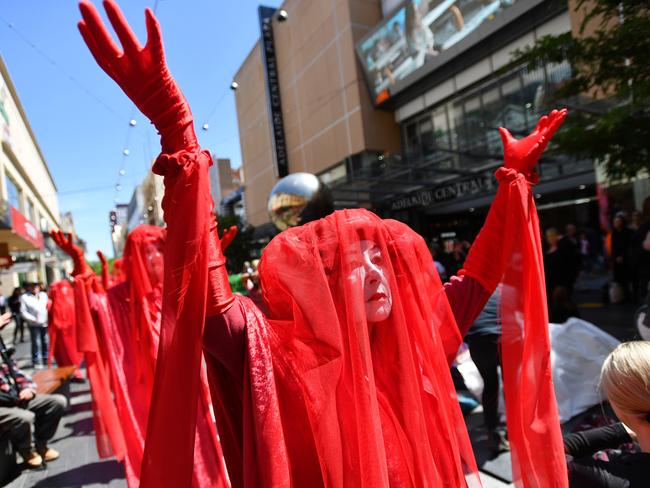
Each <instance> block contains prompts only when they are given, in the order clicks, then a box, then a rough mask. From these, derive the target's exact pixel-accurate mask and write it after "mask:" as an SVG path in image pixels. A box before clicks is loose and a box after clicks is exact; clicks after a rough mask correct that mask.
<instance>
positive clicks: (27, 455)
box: [20, 451, 43, 469]
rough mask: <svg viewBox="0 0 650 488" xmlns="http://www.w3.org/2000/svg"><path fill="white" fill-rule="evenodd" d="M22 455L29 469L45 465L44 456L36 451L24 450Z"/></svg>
mask: <svg viewBox="0 0 650 488" xmlns="http://www.w3.org/2000/svg"><path fill="white" fill-rule="evenodd" d="M20 455H21V456H22V458H23V460H24V461H25V466H26V467H27V468H29V469H37V468H40V467H41V466H43V458H42V457H41V456H40V455H39V454H38V453H37V452H35V451H24V452H21V453H20Z"/></svg>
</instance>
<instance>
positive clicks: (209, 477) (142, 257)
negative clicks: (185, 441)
mask: <svg viewBox="0 0 650 488" xmlns="http://www.w3.org/2000/svg"><path fill="white" fill-rule="evenodd" d="M164 236H165V232H164V230H163V229H161V228H158V227H152V226H138V227H136V228H135V229H134V230H133V231H132V232H131V233H130V234H129V236H128V238H127V244H126V246H125V253H124V262H125V263H126V265H127V268H126V272H127V275H128V276H129V278H130V279H129V280H128V281H126V282H124V283H122V284H120V285H117V286H115V287H112V288H111V289H109V290H108V294H107V302H108V304H109V305H110V312H111V313H110V314H108V313H107V314H103V316H102V317H101V320H100V323H101V325H102V327H101V329H102V331H103V332H104V340H105V341H106V343H107V344H109V347H108V351H109V359H110V362H111V366H112V367H111V371H112V372H113V391H114V393H115V401H116V405H117V409H118V413H119V415H120V419H121V422H122V430H123V432H124V438H125V441H126V447H127V449H126V457H125V464H126V473H127V482H128V484H129V487H137V486H139V485H140V474H141V463H142V456H143V452H144V440H145V434H146V430H147V414H148V412H149V409H150V406H151V390H152V386H153V385H152V384H150V383H149V382H148V377H147V376H145V375H142V374H140V373H141V371H142V370H143V369H145V370H146V369H149V368H150V369H151V370H152V371H153V370H155V357H154V358H150V357H149V355H148V354H146V353H147V352H148V350H146V351H142V350H141V348H140V346H141V342H139V341H138V340H137V339H136V330H138V328H140V334H141V336H142V335H144V334H147V335H149V336H151V337H152V340H154V341H155V345H156V346H157V345H158V337H159V334H160V308H161V305H162V303H161V302H162V300H161V299H162V296H161V294H160V285H161V284H157V285H156V284H153V283H152V281H151V279H150V277H149V271H150V267H149V266H148V265H146V264H145V263H146V261H147V259H148V258H147V256H148V255H150V253H151V252H152V249H151V247H150V245H151V244H153V245H154V247H158V246H162V245H163V240H164ZM131 264H133V266H134V268H129V265H131ZM138 280H140V284H141V282H142V281H146V283H147V285H148V288H147V289H146V290H147V291H146V292H144V291H143V290H144V287H143V286H136V288H137V291H135V292H134V290H133V287H134V286H132V285H133V284H136V283H137V282H138ZM133 300H138V302H139V303H137V304H134V303H133ZM143 308H144V309H145V311H146V313H144V314H143V313H142V310H143ZM143 321H145V322H143ZM143 352H144V353H145V354H144V355H143ZM146 361H154V364H144V363H145V362H146ZM202 380H203V381H202V386H201V392H200V396H199V398H200V402H199V413H198V417H197V425H196V437H195V458H194V469H193V484H192V486H195V487H212V486H219V484H220V483H221V482H222V481H221V479H222V478H225V467H224V465H223V460H222V454H221V446H220V444H219V441H218V437H217V432H216V427H215V423H214V420H213V419H212V417H211V414H210V411H209V405H210V397H209V390H208V386H207V377H206V376H205V371H203V373H202Z"/></svg>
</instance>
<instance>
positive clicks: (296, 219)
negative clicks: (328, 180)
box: [268, 173, 334, 231]
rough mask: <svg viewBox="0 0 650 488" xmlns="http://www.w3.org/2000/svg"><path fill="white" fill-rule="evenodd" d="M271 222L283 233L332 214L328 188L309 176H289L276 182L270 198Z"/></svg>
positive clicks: (305, 174) (332, 208)
mask: <svg viewBox="0 0 650 488" xmlns="http://www.w3.org/2000/svg"><path fill="white" fill-rule="evenodd" d="M268 211H269V216H270V217H271V221H272V222H273V224H274V225H275V226H276V227H277V228H278V230H280V231H283V230H285V229H288V228H289V227H296V226H298V225H302V224H306V223H307V222H311V221H312V220H318V219H320V218H322V217H325V216H326V215H328V214H330V213H332V212H333V211H334V203H333V200H332V194H331V193H330V191H329V188H327V186H326V185H325V184H324V183H323V182H322V181H321V180H319V179H318V177H317V176H316V175H313V174H311V173H292V174H290V175H288V176H285V177H284V178H282V179H281V180H280V181H278V182H277V183H276V184H275V186H274V187H273V189H272V190H271V194H270V195H269V203H268Z"/></svg>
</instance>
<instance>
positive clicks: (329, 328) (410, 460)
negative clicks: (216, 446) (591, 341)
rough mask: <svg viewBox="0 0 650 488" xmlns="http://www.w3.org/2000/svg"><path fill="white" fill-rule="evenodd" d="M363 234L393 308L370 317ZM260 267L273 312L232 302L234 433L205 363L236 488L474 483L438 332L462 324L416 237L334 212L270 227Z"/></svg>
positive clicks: (361, 214)
mask: <svg viewBox="0 0 650 488" xmlns="http://www.w3.org/2000/svg"><path fill="white" fill-rule="evenodd" d="M363 241H365V242H366V243H367V242H371V243H373V246H374V247H373V249H375V250H376V252H377V254H378V255H379V257H377V256H375V258H374V259H379V260H380V261H381V263H380V266H381V267H382V269H383V270H384V275H385V276H386V277H387V280H388V281H387V282H388V284H389V289H390V292H391V295H392V307H391V311H390V315H389V316H388V318H387V319H385V320H383V321H382V322H379V323H375V324H373V325H369V323H368V320H367V317H366V308H365V305H364V303H365V300H364V274H363V273H364V272H363V268H362V265H361V264H360V263H362V262H363V260H364V257H363V256H362V251H361V249H362V247H361V245H362V244H361V243H362V242H363ZM259 270H260V278H261V283H262V291H263V295H264V299H265V301H266V305H267V309H268V311H269V312H268V318H266V317H264V316H263V315H262V314H261V312H260V311H259V310H258V309H257V308H256V307H255V306H254V305H253V303H252V302H251V301H250V300H248V299H245V298H242V297H237V300H236V303H235V304H234V305H233V306H234V307H239V309H240V312H241V314H243V316H244V317H245V322H246V332H245V333H246V358H245V364H244V378H243V392H242V393H243V394H242V407H241V411H242V425H243V432H241V431H240V429H239V428H238V426H237V425H235V423H234V422H230V420H231V419H233V418H234V417H233V416H232V415H228V414H227V412H224V409H227V408H228V407H227V405H232V402H231V399H230V398H225V397H224V393H225V392H226V391H227V385H225V384H224V383H223V381H224V379H225V377H224V375H222V374H220V373H221V371H220V370H219V368H218V365H216V364H214V363H213V362H208V372H209V375H210V378H211V387H212V388H213V400H214V402H215V411H216V412H217V423H218V426H219V432H220V436H221V440H222V444H223V446H224V454H225V455H226V462H227V465H228V467H229V472H230V473H231V480H232V482H233V486H269V487H271V486H273V487H276V486H310V487H312V486H313V487H317V486H333V487H347V486H349V487H364V486H365V487H381V486H423V487H424V486H449V487H459V486H466V485H467V484H471V485H474V484H478V483H479V481H478V477H477V476H476V472H477V468H476V464H475V462H474V458H473V454H472V450H471V446H470V443H469V439H468V436H467V431H466V429H465V424H464V421H463V417H462V414H461V412H460V409H459V405H458V400H457V398H456V394H455V390H454V386H453V383H452V380H451V376H450V374H449V367H448V363H447V359H446V351H445V345H444V344H443V337H442V336H443V335H445V334H447V332H448V331H452V332H451V333H450V334H449V335H450V336H459V334H458V330H457V326H456V323H455V320H454V317H453V314H452V312H451V309H450V307H449V303H448V302H447V298H446V295H445V292H444V290H443V287H442V284H441V282H440V279H439V277H438V275H437V272H436V270H435V267H434V265H433V261H432V259H431V255H430V253H429V252H428V251H427V246H426V244H425V243H424V241H423V239H422V238H421V237H420V236H418V235H417V234H416V233H415V232H413V231H412V230H411V229H409V228H408V227H407V226H406V225H404V224H401V223H399V222H396V221H391V220H381V219H380V218H378V217H377V216H375V215H374V214H372V213H370V212H368V211H365V210H344V211H339V212H335V213H334V214H332V215H330V216H328V217H326V218H324V219H321V220H319V221H316V222H312V223H309V224H306V225H304V226H302V227H299V228H295V229H289V230H287V231H285V232H283V233H282V234H280V235H279V236H277V237H276V238H275V239H273V241H271V243H270V244H269V245H268V247H267V248H266V249H265V251H264V254H263V257H262V262H261V264H260V268H259ZM231 408H233V407H231ZM235 408H236V407H235ZM240 473H241V474H240Z"/></svg>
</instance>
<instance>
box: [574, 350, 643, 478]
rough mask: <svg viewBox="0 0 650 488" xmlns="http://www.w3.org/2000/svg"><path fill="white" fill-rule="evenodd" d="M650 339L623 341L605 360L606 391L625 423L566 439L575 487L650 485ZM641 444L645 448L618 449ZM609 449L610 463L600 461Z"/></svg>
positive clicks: (602, 379) (608, 457)
mask: <svg viewBox="0 0 650 488" xmlns="http://www.w3.org/2000/svg"><path fill="white" fill-rule="evenodd" d="M649 377H650V342H648V341H633V342H625V343H623V344H620V345H619V346H618V347H616V349H614V350H613V351H612V352H611V353H610V355H609V356H608V357H607V359H606V360H605V363H604V364H603V367H602V370H601V374H600V385H601V388H602V391H603V393H604V394H605V396H606V397H607V399H608V400H609V403H610V405H611V406H612V408H613V409H614V412H615V413H616V416H617V417H618V418H619V420H620V421H619V422H618V423H615V424H612V425H607V426H605V427H600V428H596V429H590V430H587V431H584V432H576V433H574V434H569V435H567V436H565V437H564V447H565V451H566V453H567V457H568V464H569V485H570V486H571V487H575V488H583V487H584V488H619V487H620V488H623V487H635V486H648V479H649V478H650V413H648V412H650V389H649V388H648V378H649ZM631 442H636V443H638V444H639V446H640V448H641V452H635V453H628V452H621V451H618V448H619V447H620V446H621V445H622V444H629V443H631ZM605 449H612V450H613V449H616V451H608V453H607V461H604V460H601V459H599V460H596V459H594V454H596V452H598V451H602V450H605Z"/></svg>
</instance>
